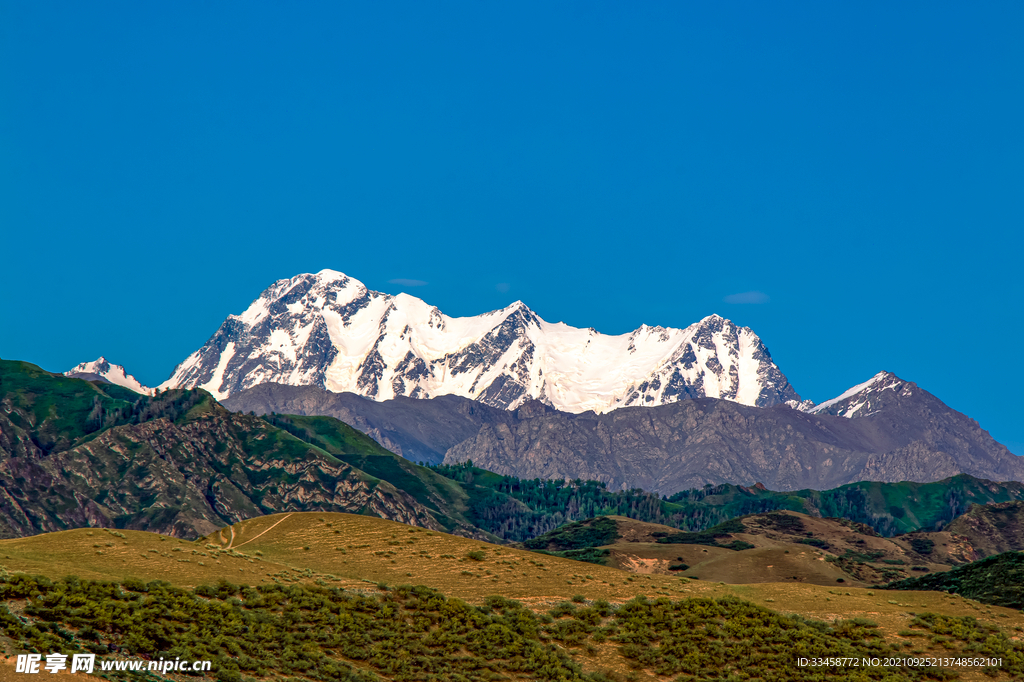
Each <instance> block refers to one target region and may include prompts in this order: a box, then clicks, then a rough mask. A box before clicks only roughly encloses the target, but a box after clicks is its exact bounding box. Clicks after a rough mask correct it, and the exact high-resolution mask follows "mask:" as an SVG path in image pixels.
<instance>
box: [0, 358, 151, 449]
mask: <svg viewBox="0 0 1024 682" xmlns="http://www.w3.org/2000/svg"><path fill="white" fill-rule="evenodd" d="M0 397H2V398H3V402H4V409H3V410H2V411H0V420H9V421H10V423H11V424H12V425H13V426H15V427H18V428H20V429H24V431H25V432H26V433H27V434H28V435H29V437H30V438H31V440H32V442H33V443H34V444H35V445H37V446H38V447H39V448H40V449H42V450H43V451H44V452H51V451H54V450H66V449H68V448H70V447H71V446H72V445H73V444H74V443H76V442H79V441H81V440H82V439H83V438H85V437H86V436H88V435H89V434H91V433H94V432H96V431H98V430H99V429H100V428H101V427H102V422H97V421H96V420H94V419H90V416H91V415H93V414H94V411H95V408H96V406H97V405H99V406H100V407H102V409H103V411H104V412H105V413H109V412H113V411H115V410H117V409H119V408H121V409H123V408H126V407H128V406H129V405H130V404H131V402H133V401H134V400H136V399H138V398H139V397H140V396H138V395H137V394H135V393H132V392H131V391H129V390H127V389H124V388H121V387H120V386H114V385H112V384H111V385H101V384H93V383H91V382H88V381H83V380H81V379H70V378H68V377H65V376H63V375H60V374H51V373H50V372H46V371H44V370H42V369H40V368H39V367H37V366H35V365H33V364H31V363H28V362H21V361H17V360H0Z"/></svg>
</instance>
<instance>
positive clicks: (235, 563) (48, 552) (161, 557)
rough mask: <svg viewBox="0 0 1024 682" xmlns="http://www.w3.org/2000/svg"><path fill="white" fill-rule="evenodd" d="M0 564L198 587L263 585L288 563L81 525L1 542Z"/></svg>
mask: <svg viewBox="0 0 1024 682" xmlns="http://www.w3.org/2000/svg"><path fill="white" fill-rule="evenodd" d="M0 566H2V567H3V568H5V569H6V570H7V571H18V572H22V573H29V574H32V575H45V576H48V577H50V578H62V577H64V576H67V575H77V576H78V577H80V578H83V579H86V580H122V579H123V578H126V577H133V578H139V579H142V580H145V581H150V580H166V581H167V582H169V583H172V584H174V585H179V586H182V587H193V586H195V585H202V584H209V583H216V582H217V580H219V579H221V578H225V579H229V580H231V581H232V582H235V583H242V582H244V583H248V584H259V583H260V582H268V581H270V580H271V578H270V577H269V576H270V575H271V574H276V573H279V572H281V571H284V570H287V567H286V566H281V565H277V564H273V563H271V562H268V561H263V560H262V559H260V558H259V557H243V556H233V555H232V553H230V552H222V551H219V550H216V549H209V548H207V547H206V546H205V545H204V543H196V542H188V541H185V540H179V539H176V538H171V537H167V536H164V535H157V534H156V533H145V532H141V531H131V530H126V531H109V530H105V529H99V528H94V529H85V528H82V529H77V530H68V531H61V532H57V533H46V534H43V535H35V536H32V537H27V538H17V539H13V540H0Z"/></svg>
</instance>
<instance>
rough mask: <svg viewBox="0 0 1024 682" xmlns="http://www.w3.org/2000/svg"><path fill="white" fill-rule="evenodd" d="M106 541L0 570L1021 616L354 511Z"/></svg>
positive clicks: (879, 617) (992, 619) (885, 625)
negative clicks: (711, 573)
mask: <svg viewBox="0 0 1024 682" xmlns="http://www.w3.org/2000/svg"><path fill="white" fill-rule="evenodd" d="M115 533H116V532H115ZM115 533H112V532H108V531H105V530H99V529H92V530H87V529H82V530H74V531H65V532H60V533H50V534H45V535H39V536H35V537H30V538H20V539H16V540H4V541H0V564H3V566H5V568H6V569H7V570H8V571H21V572H25V573H30V574H38V575H46V576H49V577H51V578H61V577H63V576H65V575H68V574H74V575H78V576H79V577H81V578H85V579H93V580H120V579H122V578H125V577H129V576H130V577H135V578H140V579H142V580H166V581H167V582H169V583H172V584H175V585H179V586H182V587H191V586H195V585H198V584H204V583H205V584H211V583H216V582H217V580H219V579H226V580H229V581H230V582H233V583H236V584H239V583H244V584H257V585H258V584H260V583H261V582H262V583H267V582H281V583H293V582H320V583H321V584H328V585H334V586H338V587H344V588H349V589H352V588H358V589H366V590H376V589H377V588H376V586H375V584H376V583H387V584H389V585H397V584H403V583H404V584H415V585H426V586H429V587H432V588H434V589H437V590H440V591H441V592H444V593H445V594H448V595H451V596H456V597H460V598H463V599H466V600H468V601H470V602H475V603H479V602H481V601H482V600H483V598H484V597H486V596H488V595H492V594H500V595H503V596H506V597H509V598H512V599H517V600H520V601H522V602H524V603H526V604H530V605H533V606H536V607H541V608H546V607H547V606H549V605H550V604H553V603H556V602H560V601H563V600H566V599H569V598H571V597H573V596H574V595H582V596H583V597H585V598H586V599H588V600H594V599H607V600H609V601H611V602H613V603H621V602H624V601H627V600H629V599H631V598H633V597H635V596H637V595H646V596H647V597H649V598H652V599H653V598H657V597H669V598H671V599H679V598H684V597H691V596H701V597H722V596H727V595H733V596H737V597H740V598H742V599H746V600H749V601H752V602H754V603H756V604H760V605H762V606H765V607H767V608H770V609H773V610H776V611H780V612H782V613H787V614H799V615H802V616H805V617H809V618H815V619H818V620H824V621H833V620H835V619H846V618H854V617H863V618H867V619H869V620H873V621H875V622H877V623H878V624H879V625H880V626H881V629H882V631H883V632H884V633H885V635H886V636H887V637H889V638H893V639H896V638H899V635H898V634H897V633H898V632H899V631H900V630H903V629H905V628H906V627H907V626H908V624H909V622H910V620H911V619H912V618H913V616H912V615H911V614H912V613H914V612H918V613H920V612H925V611H930V612H934V613H940V614H945V615H971V616H975V617H976V618H978V620H980V621H983V622H986V623H990V624H994V625H997V626H999V627H1002V628H1005V629H1007V630H1008V631H1010V632H1011V634H1015V633H1013V630H1014V628H1024V614H1022V613H1021V612H1019V611H1014V610H1012V609H1006V608H1000V607H989V606H985V605H983V604H979V603H977V602H973V601H971V600H968V599H963V598H961V597H955V596H951V595H947V594H945V593H940V592H887V591H883V590H871V589H865V588H856V587H846V586H844V585H842V584H837V585H834V586H821V585H811V584H803V583H785V582H762V583H754V584H724V583H718V582H711V581H706V580H685V579H681V578H679V577H676V576H668V575H637V574H634V573H629V572H626V571H621V570H618V569H615V568H609V567H605V566H597V565H594V564H586V563H580V562H576V561H571V560H568V559H561V558H558V557H551V556H546V555H541V554H535V553H532V552H527V551H523V550H517V549H512V548H509V547H503V546H500V545H491V544H488V543H485V542H480V541H476V540H469V539H466V538H462V537H457V536H452V535H446V534H444V533H438V532H432V531H426V530H424V529H421V528H413V527H410V526H406V525H403V524H400V523H395V522H392V521H386V520H383V519H378V518H373V517H366V516H356V515H352V514H330V513H293V514H277V515H273V516H266V517H260V518H256V519H251V520H249V521H243V522H241V523H238V524H235V525H234V526H233V527H231V528H227V529H223V530H222V531H220V532H218V533H214V534H213V535H211V536H209V537H207V538H205V539H203V540H201V541H199V542H186V541H182V540H176V539H174V538H165V537H163V536H159V535H155V534H152V533H143V532H134V531H124V532H121V533H120V535H123V536H124V537H119V536H118V534H115ZM96 545H98V546H96ZM210 545H214V546H216V549H214V548H211V547H210ZM694 547H696V548H697V551H699V552H700V553H701V554H703V551H702V550H703V548H701V547H699V546H689V547H686V546H681V545H673V546H669V547H667V548H664V547H658V548H657V549H658V551H662V550H667V551H668V552H669V553H670V554H674V555H675V556H679V554H678V552H679V551H680V550H681V549H686V550H687V551H690V550H692V549H693V548H694ZM708 549H709V550H715V548H708ZM809 549H810V548H809ZM154 550H155V551H154ZM753 551H755V550H746V552H740V553H737V552H730V551H729V550H719V551H716V552H714V553H715V555H717V556H715V557H714V558H713V559H712V560H713V561H716V562H724V561H726V559H728V558H729V556H730V555H731V556H732V557H736V558H739V557H740V556H742V555H743V554H745V553H747V552H753ZM98 552H102V553H98ZM471 552H482V553H483V556H482V559H481V560H476V559H474V558H471V557H470V556H469V554H470V553H471ZM725 552H728V554H725ZM711 553H712V552H711V551H709V552H708V554H711ZM477 556H479V555H477ZM200 562H202V563H200ZM581 660H582V659H581ZM966 679H971V678H970V677H967V678H966ZM979 679H980V678H979ZM0 682H2V681H0Z"/></svg>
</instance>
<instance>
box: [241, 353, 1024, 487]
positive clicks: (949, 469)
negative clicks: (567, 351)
mask: <svg viewBox="0 0 1024 682" xmlns="http://www.w3.org/2000/svg"><path fill="white" fill-rule="evenodd" d="M844 395H845V397H844V398H842V400H840V401H838V402H832V401H830V402H829V403H823V404H822V405H823V409H821V410H818V411H813V410H812V411H801V410H800V409H793V408H791V407H789V406H788V405H785V404H779V405H774V406H772V407H768V408H762V407H752V406H747V405H741V404H739V403H736V402H734V401H730V400H720V399H714V398H697V399H691V400H683V401H679V402H676V403H670V404H666V405H660V406H656V407H647V408H643V407H624V408H619V409H617V410H614V411H611V412H607V413H604V414H596V413H594V412H585V413H581V414H571V413H568V412H562V411H559V410H555V409H554V408H552V407H550V406H548V405H545V404H543V403H541V402H540V401H536V400H534V401H530V402H527V403H525V404H523V405H522V406H521V407H519V408H518V409H515V410H502V409H498V408H493V407H490V406H487V405H481V404H479V403H477V402H475V401H471V400H467V399H464V398H458V397H456V396H444V397H441V398H434V399H423V400H415V399H409V398H398V399H394V400H388V401H382V402H374V401H370V400H367V399H365V398H361V397H359V396H355V395H351V394H337V393H331V392H328V391H324V390H323V389H319V388H315V387H312V386H285V385H281V384H262V385H259V386H255V387H253V388H250V389H246V390H244V391H242V392H240V393H238V394H236V395H234V396H232V397H231V398H228V399H227V400H225V401H224V404H225V406H227V407H228V408H229V409H232V410H238V411H244V412H249V411H252V412H255V413H256V414H270V413H275V412H276V413H289V414H322V415H331V416H334V417H336V418H338V419H340V420H341V421H344V422H346V423H348V424H351V425H353V426H355V427H356V428H358V429H360V430H362V431H363V432H365V433H367V434H369V435H370V436H371V437H373V438H374V439H375V440H377V441H378V442H379V443H381V444H382V445H384V447H386V448H388V449H389V450H391V451H393V452H396V453H399V454H402V455H403V456H404V457H406V458H408V459H412V460H414V461H426V462H437V461H443V462H444V463H446V464H454V463H459V462H467V461H472V462H473V464H475V465H477V466H479V467H482V468H484V469H487V470H489V471H494V472H496V473H499V474H503V475H509V476H516V477H518V478H547V479H576V478H579V479H589V480H596V481H601V482H603V483H605V484H607V485H608V487H609V489H612V490H622V489H629V488H643V489H644V490H650V491H653V492H656V493H658V494H661V495H671V494H673V493H675V492H677V491H679V490H684V489H687V488H699V487H701V486H704V485H707V484H712V485H717V484H721V483H733V484H740V485H752V484H753V483H755V482H757V483H762V484H764V485H765V486H767V487H769V488H771V489H773V490H799V489H802V488H814V489H818V490H822V489H826V488H833V487H836V486H840V485H844V484H847V483H853V482H856V481H862V480H871V481H919V482H925V481H935V480H939V479H942V478H947V477H949V476H954V475H956V474H959V473H966V474H969V475H971V476H976V477H979V478H986V479H991V480H1001V481H1002V480H1024V463H1022V462H1021V461H1020V459H1019V458H1018V457H1016V456H1015V455H1013V454H1012V453H1011V452H1010V451H1009V450H1007V449H1006V447H1005V446H1003V445H1001V444H999V443H998V442H996V441H995V440H994V439H993V438H992V437H991V436H990V435H989V434H988V432H986V431H984V430H983V429H982V428H981V427H980V426H979V425H978V424H977V422H975V421H974V420H972V419H970V418H969V417H967V416H965V415H963V414H961V413H959V412H957V411H955V410H953V409H951V408H949V407H948V406H947V405H945V404H944V403H942V401H940V400H939V399H938V398H936V397H935V396H933V395H931V394H930V393H928V392H927V391H924V390H923V389H921V388H920V387H918V386H917V385H916V384H914V383H912V382H907V381H903V380H902V379H900V378H898V377H896V376H895V375H893V374H891V373H882V374H879V375H878V376H876V377H875V378H873V379H872V380H871V381H869V382H866V383H865V384H862V385H861V387H860V390H859V391H858V392H857V393H855V394H848V395H847V394H844ZM857 405H870V406H871V407H870V409H864V408H863V407H860V408H859V409H852V408H851V406H857Z"/></svg>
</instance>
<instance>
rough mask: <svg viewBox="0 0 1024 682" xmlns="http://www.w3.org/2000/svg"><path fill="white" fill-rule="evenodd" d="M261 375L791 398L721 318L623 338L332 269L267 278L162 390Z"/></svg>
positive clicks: (451, 389)
mask: <svg viewBox="0 0 1024 682" xmlns="http://www.w3.org/2000/svg"><path fill="white" fill-rule="evenodd" d="M266 382H276V383H280V384H288V385H293V386H317V387H320V388H324V389H327V390H329V391H334V392H351V393H356V394H359V395H362V396H365V397H367V398H372V399H374V400H387V399H391V398H395V397H399V396H408V397H413V398H431V397H436V396H441V395H457V396H462V397H465V398H471V399H473V400H477V401H480V402H483V403H485V404H487V405H492V406H494V407H500V408H503V409H515V408H517V407H519V406H521V405H522V404H523V403H525V402H526V401H528V400H530V399H536V400H539V401H541V402H543V403H545V404H547V405H550V406H552V407H555V408H557V409H559V410H563V411H566V412H573V413H582V412H586V411H590V410H592V411H594V412H597V413H603V412H607V411H609V410H613V409H615V408H618V407H624V406H631V405H646V406H653V405H663V404H666V403H673V402H676V401H678V400H681V399H684V398H704V397H709V398H724V399H728V400H732V401H734V402H738V403H742V404H744V405H756V406H771V405H776V404H780V403H784V402H786V401H791V400H796V401H799V396H798V395H797V394H796V392H795V391H794V390H793V388H792V386H790V384H789V381H787V379H786V377H785V376H784V375H783V374H782V372H781V371H780V370H779V368H778V367H777V366H776V365H775V363H774V362H772V359H771V355H770V354H769V353H768V349H767V348H766V347H765V345H764V343H763V342H762V341H761V340H760V339H759V338H758V337H757V335H756V334H754V332H753V331H751V330H750V329H748V328H746V327H739V326H737V325H735V324H733V323H732V322H730V321H729V320H726V319H724V318H722V317H719V316H718V315H711V316H709V317H706V318H704V319H703V320H701V321H700V322H697V323H696V324H692V325H690V326H689V327H687V328H685V329H672V328H663V327H648V326H646V325H644V326H642V327H640V328H639V329H636V330H635V331H632V332H630V333H628V334H622V335H619V336H609V335H605V334H600V333H598V332H597V331H595V330H593V329H577V328H575V327H570V326H568V325H566V324H563V323H561V322H559V323H550V322H546V321H544V320H543V319H541V318H540V317H539V316H538V315H537V314H536V313H534V312H533V311H532V310H530V309H529V308H528V307H527V306H526V305H525V304H523V303H522V302H519V301H517V302H515V303H513V304H512V305H510V306H508V307H506V308H503V309H501V310H495V311H492V312H489V313H484V314H482V315H477V316H475V317H460V318H453V317H448V316H447V315H444V314H443V313H442V312H441V311H440V310H438V309H437V308H436V307H433V306H431V305H429V304H427V303H425V302H424V301H422V300H420V299H418V298H415V297H413V296H409V295H407V294H398V295H397V296H392V295H389V294H384V293H381V292H377V291H371V290H369V289H367V288H366V287H365V286H364V285H363V284H362V283H361V282H359V281H357V280H355V279H353V278H351V277H348V276H346V275H344V274H342V273H340V272H336V271H333V270H322V271H320V272H319V273H316V274H303V275H298V276H296V277H292V278H291V279H282V280H279V281H277V282H275V283H274V284H273V285H271V286H270V287H269V288H268V289H267V290H266V291H264V292H263V293H262V294H261V295H260V296H259V298H257V299H256V300H255V301H253V303H252V304H251V305H250V306H249V307H248V308H247V309H246V310H245V312H243V313H242V314H241V315H231V316H229V317H228V318H227V320H225V321H224V323H223V324H222V325H221V326H220V329H218V330H217V332H216V333H215V334H214V335H213V336H212V337H211V338H210V340H209V341H207V342H206V344H205V345H204V346H203V347H202V348H200V349H199V350H197V351H196V352H194V353H192V354H191V355H190V356H189V357H188V358H186V359H185V361H184V362H182V363H181V364H180V365H178V367H176V368H175V370H174V372H173V374H172V376H171V378H170V379H168V380H167V381H166V382H165V383H164V384H163V385H162V387H163V388H193V387H196V386H198V387H201V388H204V389H206V390H207V391H209V392H211V393H213V394H214V396H216V397H217V398H218V399H221V398H226V397H227V396H229V395H232V394H234V393H237V392H239V391H241V390H244V389H247V388H250V387H252V386H256V385H258V384H262V383H266Z"/></svg>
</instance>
